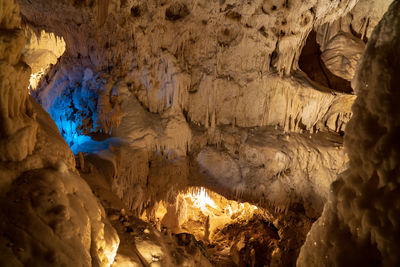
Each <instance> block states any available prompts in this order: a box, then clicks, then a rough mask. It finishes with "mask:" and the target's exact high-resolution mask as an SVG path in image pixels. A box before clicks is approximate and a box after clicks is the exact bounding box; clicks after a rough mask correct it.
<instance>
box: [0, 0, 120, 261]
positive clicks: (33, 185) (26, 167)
mask: <svg viewBox="0 0 400 267" xmlns="http://www.w3.org/2000/svg"><path fill="white" fill-rule="evenodd" d="M24 46H25V35H24V31H23V30H22V29H21V17H20V12H19V7H18V4H17V3H16V1H13V0H5V1H1V2H0V92H1V97H0V107H1V115H0V116H1V120H0V123H1V128H0V129H1V130H0V206H1V212H0V234H1V239H0V265H2V266H27V265H29V266H92V265H94V266H101V265H102V266H109V265H110V264H111V263H112V261H113V259H114V256H115V254H116V250H117V248H118V244H119V239H118V236H117V235H116V233H115V230H114V229H113V228H112V227H111V226H110V224H109V223H108V221H107V219H106V217H105V212H104V210H103V207H102V206H101V205H100V203H99V202H98V200H97V199H96V197H95V196H94V195H93V193H92V192H91V189H90V188H89V186H88V185H87V184H86V182H84V181H83V180H82V178H80V177H79V176H78V175H77V171H76V170H75V159H74V156H73V154H72V152H71V150H70V149H69V148H68V145H67V144H66V142H65V141H64V140H63V139H62V137H61V135H60V133H59V132H58V130H57V127H56V125H55V124H54V122H53V121H52V119H51V117H50V116H49V114H47V113H46V112H45V111H44V110H43V108H42V107H41V106H40V105H39V104H38V103H37V102H36V101H35V100H33V99H32V98H31V97H30V96H29V94H28V84H29V74H30V72H31V70H30V67H29V66H28V65H27V64H26V63H25V62H24V61H23V57H22V56H21V55H22V50H23V48H24Z"/></svg>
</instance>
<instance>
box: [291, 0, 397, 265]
mask: <svg viewBox="0 0 400 267" xmlns="http://www.w3.org/2000/svg"><path fill="white" fill-rule="evenodd" d="M399 15H400V2H399V1H394V2H393V4H392V5H391V6H390V8H389V10H388V12H387V13H386V14H385V15H384V17H383V19H382V20H381V22H380V23H379V24H378V26H377V27H376V28H375V30H374V31H373V33H372V35H371V38H370V40H369V43H368V45H367V48H366V51H365V53H364V54H363V56H362V59H361V63H360V66H359V69H358V72H357V74H356V77H355V80H354V88H355V90H356V93H357V99H356V101H355V103H354V105H353V108H352V109H353V112H354V115H353V118H352V119H351V120H350V122H349V124H348V127H347V130H346V137H345V148H346V150H347V153H348V155H349V158H350V163H349V169H348V170H347V171H346V172H345V173H344V174H343V175H342V177H340V178H339V179H338V180H337V181H336V182H335V183H334V184H333V185H332V193H331V195H330V199H329V202H328V203H327V205H326V206H325V209H324V212H323V214H322V216H321V218H320V219H319V220H318V221H317V222H316V223H315V224H314V225H313V227H312V229H311V231H310V233H309V235H308V237H307V241H306V243H305V244H304V246H303V248H302V250H301V253H300V256H299V259H298V261H297V264H298V265H299V266H361V265H365V266H397V265H399V263H400V258H399V254H398V251H399V236H400V233H399V221H400V217H399V214H400V213H399V205H398V203H399V151H400V146H399V141H398V137H399V130H400V125H399V121H400V120H399V117H400V110H399V107H398V100H399V98H400V94H399V83H400V80H399V76H398V72H399V69H400V65H399V62H400V61H399V59H400V51H399V47H400V32H399V29H400V16H399Z"/></svg>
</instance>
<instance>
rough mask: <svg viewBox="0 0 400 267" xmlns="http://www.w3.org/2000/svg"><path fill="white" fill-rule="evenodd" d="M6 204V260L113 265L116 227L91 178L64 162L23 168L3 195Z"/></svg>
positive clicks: (4, 262) (14, 263)
mask: <svg viewBox="0 0 400 267" xmlns="http://www.w3.org/2000/svg"><path fill="white" fill-rule="evenodd" d="M1 206H2V213H1V215H0V217H1V225H0V229H1V230H0V231H1V232H2V236H3V238H2V240H1V243H0V247H1V251H2V253H1V257H0V263H1V265H2V266H28V265H29V266H110V264H111V263H112V262H113V261H114V257H115V254H116V252H117V248H118V244H119V238H118V236H117V235H116V232H115V230H114V229H113V228H112V226H111V225H110V224H109V222H108V221H107V220H106V219H105V213H104V210H103V208H102V206H101V205H100V203H98V200H97V199H96V198H95V197H94V196H93V194H92V192H91V189H90V188H89V186H88V185H87V184H86V182H85V181H84V180H82V178H80V177H79V176H77V175H76V174H73V173H71V172H69V171H68V170H67V169H66V167H65V166H62V165H60V166H59V170H55V169H39V170H33V171H28V172H26V173H24V174H23V175H21V176H20V177H18V179H16V180H15V181H14V183H13V185H12V186H11V189H10V190H9V191H8V193H7V194H6V195H5V196H2V197H1ZM27 222H29V223H27Z"/></svg>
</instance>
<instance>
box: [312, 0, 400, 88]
mask: <svg viewBox="0 0 400 267" xmlns="http://www.w3.org/2000/svg"><path fill="white" fill-rule="evenodd" d="M391 2H392V1H379V0H372V1H370V0H360V1H358V3H357V4H356V5H355V6H354V8H353V9H352V10H351V11H350V12H349V13H348V14H347V15H345V16H343V17H340V18H338V19H336V20H335V21H333V22H329V23H325V24H323V25H320V26H318V27H317V28H318V29H317V31H318V34H317V42H318V43H319V45H320V46H321V52H322V54H321V59H322V60H323V62H324V63H325V65H326V67H327V68H328V69H329V70H330V71H331V72H332V73H334V74H335V75H337V76H339V77H342V78H343V79H346V80H348V81H351V79H352V78H353V76H354V73H355V69H356V67H357V63H358V61H359V59H360V56H361V54H362V52H363V51H364V49H365V44H364V42H366V41H367V40H368V39H369V38H370V36H371V33H372V30H373V29H374V28H375V26H376V25H377V24H378V22H379V20H380V19H381V18H382V16H383V14H384V13H385V12H386V10H387V8H388V6H389V5H390V3H391Z"/></svg>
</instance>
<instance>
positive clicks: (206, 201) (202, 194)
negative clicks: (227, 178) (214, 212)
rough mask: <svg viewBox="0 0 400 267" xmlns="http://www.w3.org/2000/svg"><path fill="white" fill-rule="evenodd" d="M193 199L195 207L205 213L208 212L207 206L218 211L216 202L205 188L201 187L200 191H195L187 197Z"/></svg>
mask: <svg viewBox="0 0 400 267" xmlns="http://www.w3.org/2000/svg"><path fill="white" fill-rule="evenodd" d="M186 196H187V197H190V198H191V199H192V202H193V205H194V206H195V207H197V208H199V209H201V210H202V211H203V212H207V211H208V209H207V205H208V206H210V207H212V208H214V209H216V208H217V206H216V205H215V203H214V201H213V200H212V199H211V198H210V197H209V196H208V194H207V191H206V189H205V188H204V187H201V188H200V190H197V192H196V191H193V192H192V193H189V194H187V195H186Z"/></svg>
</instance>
